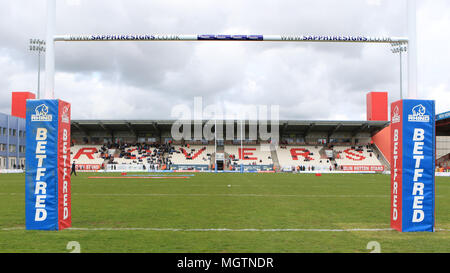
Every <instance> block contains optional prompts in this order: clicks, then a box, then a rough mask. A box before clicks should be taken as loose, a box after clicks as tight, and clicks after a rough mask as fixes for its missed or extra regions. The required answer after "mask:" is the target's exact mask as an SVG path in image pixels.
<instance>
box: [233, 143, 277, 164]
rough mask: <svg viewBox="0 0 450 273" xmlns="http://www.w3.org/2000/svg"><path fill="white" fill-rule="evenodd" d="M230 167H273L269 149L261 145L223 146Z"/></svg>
mask: <svg viewBox="0 0 450 273" xmlns="http://www.w3.org/2000/svg"><path fill="white" fill-rule="evenodd" d="M225 153H226V155H227V159H228V160H229V161H230V163H231V165H241V164H243V165H273V161H272V156H271V153H270V149H268V147H267V146H263V145H244V146H243V147H242V150H241V146H240V145H225Z"/></svg>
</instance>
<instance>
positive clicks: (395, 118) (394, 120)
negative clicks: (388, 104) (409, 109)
mask: <svg viewBox="0 0 450 273" xmlns="http://www.w3.org/2000/svg"><path fill="white" fill-rule="evenodd" d="M400 119H401V118H400V110H399V109H398V106H397V105H396V106H395V108H394V111H392V123H398V122H400Z"/></svg>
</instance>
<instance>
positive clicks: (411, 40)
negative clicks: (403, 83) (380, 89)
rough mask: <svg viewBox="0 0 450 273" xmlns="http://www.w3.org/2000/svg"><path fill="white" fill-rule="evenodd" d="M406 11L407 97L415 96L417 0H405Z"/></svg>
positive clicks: (413, 97) (414, 97)
mask: <svg viewBox="0 0 450 273" xmlns="http://www.w3.org/2000/svg"><path fill="white" fill-rule="evenodd" d="M407 10H408V11H407V12H408V98H409V99H416V98H417V63H418V57H417V1H416V0H407Z"/></svg>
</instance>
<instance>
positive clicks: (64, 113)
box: [61, 105, 70, 123]
mask: <svg viewBox="0 0 450 273" xmlns="http://www.w3.org/2000/svg"><path fill="white" fill-rule="evenodd" d="M69 113H70V106H68V105H66V106H64V108H63V111H62V115H61V121H62V122H64V123H70V117H69Z"/></svg>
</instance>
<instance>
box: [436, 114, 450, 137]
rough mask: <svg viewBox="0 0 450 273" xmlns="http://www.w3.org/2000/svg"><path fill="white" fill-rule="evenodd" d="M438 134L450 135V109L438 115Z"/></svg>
mask: <svg viewBox="0 0 450 273" xmlns="http://www.w3.org/2000/svg"><path fill="white" fill-rule="evenodd" d="M436 135H437V136H450V111H448V112H445V113H442V114H439V115H436Z"/></svg>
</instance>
